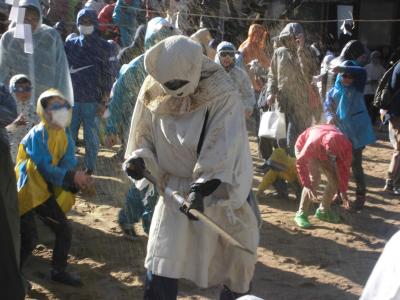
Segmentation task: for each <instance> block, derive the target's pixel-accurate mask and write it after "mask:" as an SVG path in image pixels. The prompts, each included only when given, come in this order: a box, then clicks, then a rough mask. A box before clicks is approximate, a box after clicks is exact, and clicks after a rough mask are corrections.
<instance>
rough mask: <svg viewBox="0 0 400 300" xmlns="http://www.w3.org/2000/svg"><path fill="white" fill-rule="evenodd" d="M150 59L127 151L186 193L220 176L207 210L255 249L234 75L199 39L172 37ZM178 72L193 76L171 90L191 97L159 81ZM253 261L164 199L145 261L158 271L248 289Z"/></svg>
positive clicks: (247, 157)
mask: <svg viewBox="0 0 400 300" xmlns="http://www.w3.org/2000/svg"><path fill="white" fill-rule="evenodd" d="M145 66H146V70H147V71H148V72H149V74H150V75H149V76H148V77H147V78H146V80H145V82H144V83H143V87H142V89H141V91H140V94H139V97H138V101H137V103H136V107H135V111H134V114H133V117H132V125H131V130H130V136H129V141H128V145H127V151H126V155H125V157H127V158H128V157H132V158H133V157H142V158H143V159H144V161H145V164H146V167H147V168H148V170H149V171H150V172H151V173H152V174H153V175H154V176H156V177H157V179H158V180H163V182H165V185H166V186H167V187H169V188H170V189H172V190H175V191H177V192H178V193H179V194H180V195H182V196H183V197H185V196H187V195H188V193H189V188H190V184H191V183H194V182H195V183H202V182H207V181H209V180H212V179H219V180H220V181H221V184H220V185H219V187H218V188H217V190H216V191H215V192H214V193H213V194H211V195H210V196H208V197H205V198H204V202H205V211H204V213H205V214H206V215H207V216H208V217H209V218H211V219H212V220H213V221H214V222H217V223H218V224H219V225H220V226H221V227H222V228H223V229H224V230H226V231H227V232H229V233H230V234H231V235H232V236H234V237H235V238H236V239H238V240H239V241H240V242H241V243H243V244H244V245H246V246H247V247H248V248H249V249H251V250H252V251H255V250H256V249H257V244H258V230H257V221H256V218H255V216H254V214H253V212H252V210H251V208H250V206H249V204H248V203H247V201H246V198H247V196H248V195H249V192H250V189H251V181H252V165H251V157H250V152H249V145H248V143H244V142H243V141H246V140H247V139H248V137H247V132H246V126H245V119H244V115H243V108H242V105H241V103H240V102H241V101H240V97H239V94H238V92H237V91H236V89H235V88H234V86H233V85H232V81H231V80H229V77H228V75H227V74H226V72H225V71H224V70H223V69H222V68H221V67H220V66H218V65H217V64H216V63H214V62H213V61H211V60H209V59H208V58H207V57H205V56H204V55H202V48H201V47H200V45H198V44H197V43H195V42H193V41H192V40H190V39H189V38H186V37H183V36H175V37H170V38H167V39H165V40H164V41H162V42H160V43H158V44H157V45H156V46H154V47H153V48H151V49H150V50H148V51H147V52H146V55H145ZM174 79H181V80H182V79H185V80H187V81H188V83H187V84H186V85H185V86H183V87H182V88H180V89H178V90H176V91H174V93H175V92H176V93H178V94H181V93H183V94H182V95H186V94H187V95H188V96H184V97H175V96H172V95H171V94H169V93H170V92H168V94H167V93H166V90H168V89H166V87H164V86H163V85H161V84H160V82H167V81H169V80H174ZM193 91H194V92H193ZM207 112H208V118H207V119H208V121H207V122H206V121H205V119H206V117H205V116H206V113H207ZM205 122H206V124H205V125H204V123H205ZM203 126H204V128H205V129H204V132H203V139H202V144H201V145H202V146H201V147H200V149H199V140H200V135H201V132H202V130H201V128H202V127H203ZM197 153H199V154H197ZM255 263H256V256H255V255H251V254H248V253H246V252H243V251H240V250H239V249H236V248H234V247H232V246H231V245H230V244H227V242H226V241H225V240H223V239H222V238H221V237H220V236H219V235H218V234H216V233H215V232H213V231H211V230H210V229H209V228H208V227H205V225H204V224H203V223H201V222H193V221H190V220H189V219H188V218H187V216H185V215H184V214H182V212H181V211H180V210H179V205H178V204H177V203H176V202H175V201H174V200H173V199H171V198H170V197H169V196H165V197H162V196H161V197H160V198H159V201H158V203H157V205H156V208H155V212H154V215H153V221H152V223H151V227H150V234H149V241H148V245H147V256H146V260H145V267H146V268H147V269H148V270H149V271H151V272H152V273H153V274H155V275H160V276H164V277H169V278H184V279H188V280H191V281H193V282H194V283H195V284H197V285H198V286H200V287H203V288H206V287H209V286H213V285H216V284H221V283H224V284H225V285H226V286H227V287H228V288H229V289H230V290H232V291H234V292H237V293H245V292H247V291H248V290H249V284H250V281H251V279H252V276H253V272H254V266H255Z"/></svg>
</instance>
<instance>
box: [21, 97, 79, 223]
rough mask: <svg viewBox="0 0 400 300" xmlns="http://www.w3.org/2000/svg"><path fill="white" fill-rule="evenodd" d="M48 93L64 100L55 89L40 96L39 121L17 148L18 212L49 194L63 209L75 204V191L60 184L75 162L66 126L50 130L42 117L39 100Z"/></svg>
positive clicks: (36, 203) (68, 208) (35, 203)
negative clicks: (53, 196) (68, 189)
mask: <svg viewBox="0 0 400 300" xmlns="http://www.w3.org/2000/svg"><path fill="white" fill-rule="evenodd" d="M51 96H57V97H60V98H63V99H65V98H64V97H63V96H62V94H61V93H60V92H58V91H56V90H49V91H46V92H45V93H43V94H42V95H41V97H40V98H39V100H38V103H37V112H38V115H39V116H40V117H41V120H42V121H41V122H40V123H39V124H37V125H36V126H34V127H33V128H32V129H31V130H30V131H29V133H28V134H27V135H26V136H25V137H24V138H23V140H22V141H21V144H20V146H19V149H18V155H17V161H16V166H15V172H16V176H17V188H18V202H19V210H20V215H23V214H25V213H27V212H28V211H30V210H32V209H33V208H35V207H37V206H38V205H40V204H42V203H44V202H46V201H47V200H48V199H49V198H50V196H51V195H52V194H54V195H55V197H56V199H57V202H58V204H59V205H60V207H61V209H62V210H63V211H64V212H67V211H68V210H70V209H71V207H72V206H73V204H74V203H75V197H74V194H73V193H72V192H71V191H67V190H65V189H64V188H63V187H62V186H63V183H64V178H65V176H66V175H67V172H68V171H71V170H73V169H74V168H75V167H76V164H77V161H76V158H75V151H74V143H73V141H72V138H71V135H70V133H69V129H52V128H50V127H49V125H48V123H47V122H46V120H45V118H44V116H43V107H42V105H41V99H42V98H47V97H51ZM72 190H73V189H72Z"/></svg>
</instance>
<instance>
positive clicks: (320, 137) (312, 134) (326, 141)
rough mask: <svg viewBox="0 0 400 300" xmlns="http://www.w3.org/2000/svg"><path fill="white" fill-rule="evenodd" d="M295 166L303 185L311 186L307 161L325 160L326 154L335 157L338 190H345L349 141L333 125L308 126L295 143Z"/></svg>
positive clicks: (326, 159) (326, 158)
mask: <svg viewBox="0 0 400 300" xmlns="http://www.w3.org/2000/svg"><path fill="white" fill-rule="evenodd" d="M295 149H296V150H295V151H296V159H297V160H296V167H297V172H298V174H299V177H300V181H301V183H302V185H303V186H304V187H307V188H311V179H310V170H309V167H308V166H309V163H310V161H312V160H316V161H322V162H324V161H325V162H327V161H328V160H329V156H328V155H333V156H335V157H336V167H337V169H338V172H339V174H340V178H339V190H340V192H342V193H344V192H346V191H347V187H348V183H349V176H350V166H351V161H352V151H351V149H352V148H351V143H350V141H349V140H348V139H347V137H346V136H345V135H344V134H343V133H342V132H340V131H339V130H338V129H337V128H336V127H335V126H334V125H317V126H314V127H310V128H308V129H307V130H306V131H304V132H303V133H302V134H301V135H300V136H299V138H298V139H297V142H296V145H295Z"/></svg>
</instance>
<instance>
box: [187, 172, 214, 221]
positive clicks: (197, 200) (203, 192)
mask: <svg viewBox="0 0 400 300" xmlns="http://www.w3.org/2000/svg"><path fill="white" fill-rule="evenodd" d="M220 183H221V181H220V180H219V179H212V180H210V181H207V182H204V183H193V184H192V185H191V186H190V193H189V197H188V199H187V201H188V202H189V207H181V208H180V209H181V211H182V212H184V213H185V214H186V215H187V216H188V218H189V219H190V220H198V219H197V218H196V217H195V216H193V215H192V214H191V213H190V210H191V209H192V208H193V209H196V210H197V211H199V212H201V213H202V212H204V197H207V196H209V195H211V194H212V193H213V192H214V191H215V190H216V189H217V187H218V186H219V185H220Z"/></svg>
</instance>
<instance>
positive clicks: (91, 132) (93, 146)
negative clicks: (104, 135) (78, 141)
mask: <svg viewBox="0 0 400 300" xmlns="http://www.w3.org/2000/svg"><path fill="white" fill-rule="evenodd" d="M81 105H82V111H81V115H82V123H83V135H84V139H85V167H86V169H87V170H88V173H93V171H94V170H95V169H96V160H97V153H98V152H99V145H100V140H99V129H98V126H97V122H96V119H97V107H98V103H97V102H90V103H82V104H81Z"/></svg>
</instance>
